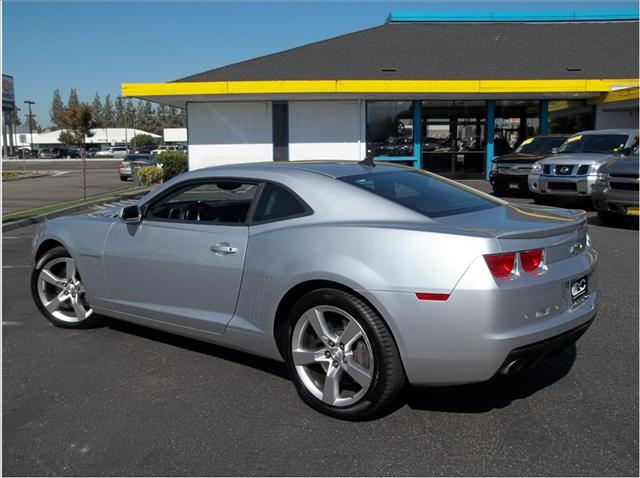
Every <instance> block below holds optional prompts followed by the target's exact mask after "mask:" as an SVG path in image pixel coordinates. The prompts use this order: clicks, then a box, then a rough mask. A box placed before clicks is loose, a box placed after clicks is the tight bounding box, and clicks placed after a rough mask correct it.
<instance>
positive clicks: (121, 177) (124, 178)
mask: <svg viewBox="0 0 640 478" xmlns="http://www.w3.org/2000/svg"><path fill="white" fill-rule="evenodd" d="M127 179H129V178H127V177H126V176H120V181H126V180H127Z"/></svg>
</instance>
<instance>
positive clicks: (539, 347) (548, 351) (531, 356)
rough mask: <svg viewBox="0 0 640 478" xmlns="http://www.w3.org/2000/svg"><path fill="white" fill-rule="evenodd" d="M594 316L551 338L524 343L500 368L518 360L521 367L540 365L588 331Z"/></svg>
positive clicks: (528, 367)
mask: <svg viewBox="0 0 640 478" xmlns="http://www.w3.org/2000/svg"><path fill="white" fill-rule="evenodd" d="M594 318H595V317H594ZM594 318H592V319H591V320H589V322H585V323H584V324H582V325H579V326H578V327H576V328H574V329H571V330H569V331H567V332H564V333H562V334H559V335H556V336H555V337H551V338H549V339H545V340H541V341H540V342H535V343H533V344H529V345H524V346H522V347H518V348H516V349H514V350H512V351H511V352H510V353H509V355H507V358H506V359H505V361H504V362H503V363H502V366H501V367H500V370H502V369H503V368H504V367H507V366H508V365H509V364H510V363H513V362H516V361H517V362H518V364H519V365H518V367H519V369H521V370H522V369H530V368H533V367H535V366H536V365H538V364H539V363H540V362H541V361H542V360H543V359H544V358H545V357H548V356H550V355H553V354H554V353H556V352H558V351H560V350H562V349H563V348H565V347H567V346H568V345H571V344H573V343H575V342H576V341H577V340H578V339H579V338H580V337H582V335H583V334H584V333H585V332H586V331H587V329H588V328H589V327H591V324H592V323H593V321H594Z"/></svg>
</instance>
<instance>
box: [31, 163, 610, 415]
mask: <svg viewBox="0 0 640 478" xmlns="http://www.w3.org/2000/svg"><path fill="white" fill-rule="evenodd" d="M597 258H598V254H597V252H596V251H595V249H594V248H593V246H592V245H591V243H590V241H589V236H588V235H587V223H586V216H585V213H584V212H583V211H575V210H566V209H556V208H550V207H545V206H535V205H515V204H510V203H507V202H504V201H502V200H500V199H496V198H494V197H492V196H489V195H486V194H483V193H481V192H478V191H476V190H474V189H471V188H468V187H466V186H463V185H461V184H459V183H456V182H454V181H451V180H448V179H445V178H442V177H439V176H437V175H434V174H431V173H428V172H425V171H419V170H416V169H412V168H407V167H403V166H395V165H392V164H385V163H377V164H375V165H373V164H372V163H370V162H361V163H358V162H331V161H315V162H295V163H294V162H283V163H256V164H246V165H229V166H220V167H213V168H207V169H199V170H196V171H192V172H189V173H186V174H183V175H181V176H178V177H177V178H174V179H172V180H171V181H169V182H167V183H165V184H163V185H162V186H159V187H157V188H156V189H154V190H153V191H152V192H150V193H149V194H147V195H146V196H145V197H143V198H142V199H141V200H140V201H139V202H138V203H137V204H134V205H130V206H126V207H124V208H123V209H122V210H120V211H119V213H117V212H115V211H112V212H108V211H106V212H102V213H100V214H95V213H94V214H93V215H87V216H70V217H64V218H59V219H55V220H52V221H48V222H45V223H44V224H42V225H41V226H40V227H39V229H38V231H37V233H36V235H35V237H34V240H33V264H34V269H33V274H32V281H31V289H32V293H33V297H34V299H35V302H36V304H37V306H38V308H39V309H40V310H41V311H42V313H43V314H44V315H45V317H46V318H47V319H49V320H50V321H51V322H52V323H53V324H54V325H57V326H60V327H68V328H82V327H89V326H93V325H95V324H96V323H97V322H98V321H99V320H100V316H101V315H103V316H110V317H115V318H118V319H122V320H126V321H131V322H135V323H138V324H143V325H146V326H149V327H155V328H158V329H163V330H165V331H169V332H173V333H176V334H180V335H185V336H189V337H194V338H197V339H201V340H205V341H209V342H212V343H215V344H219V345H223V346H227V347H232V348H235V349H239V350H243V351H246V352H250V353H253V354H257V355H260V356H264V357H268V358H271V359H276V360H284V362H285V363H286V365H287V367H288V370H289V372H290V375H291V378H292V380H293V382H294V384H295V386H296V388H297V390H298V393H299V394H300V396H301V397H302V399H303V400H304V401H305V402H306V403H307V404H309V405H310V406H312V407H314V408H316V409H317V410H320V411H322V412H324V413H326V414H329V415H332V416H335V417H339V418H345V419H363V418H368V417H372V416H375V415H377V414H379V413H380V412H382V410H384V409H385V408H386V407H388V406H389V405H390V404H391V403H392V402H393V401H394V400H395V399H396V398H397V397H398V394H399V393H400V391H401V390H402V388H403V386H404V385H405V383H406V382H407V381H408V382H409V383H411V384H415V385H449V384H462V383H469V382H478V381H484V380H487V379H490V378H491V377H492V376H494V375H495V374H497V373H502V374H507V375H510V374H513V373H517V372H519V371H520V370H523V369H526V368H529V367H532V366H534V365H536V364H537V363H538V362H539V361H540V360H541V359H542V358H543V357H544V356H546V355H548V354H549V353H551V352H554V351H556V350H558V349H560V348H562V347H563V346H566V345H567V344H569V343H572V342H575V341H576V340H577V339H578V337H580V335H582V333H584V331H585V330H586V329H587V328H588V327H589V325H590V324H591V322H592V320H593V318H594V317H595V314H596V308H597V303H598V299H599V297H598V295H599V294H598V291H597V287H596V262H597Z"/></svg>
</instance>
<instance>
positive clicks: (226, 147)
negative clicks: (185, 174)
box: [187, 101, 273, 170]
mask: <svg viewBox="0 0 640 478" xmlns="http://www.w3.org/2000/svg"><path fill="white" fill-rule="evenodd" d="M187 125H188V129H189V132H188V137H189V138H188V139H189V169H190V170H194V169H198V168H203V167H206V166H215V165H217V164H233V163H246V162H255V161H272V160H273V144H272V133H271V103H270V102H264V101H262V102H257V101H255V102H229V103H223V102H219V103H189V104H188V105H187Z"/></svg>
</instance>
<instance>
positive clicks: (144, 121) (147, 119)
mask: <svg viewBox="0 0 640 478" xmlns="http://www.w3.org/2000/svg"><path fill="white" fill-rule="evenodd" d="M136 128H138V129H141V130H143V131H147V132H149V133H155V134H159V133H161V132H162V131H161V129H160V126H159V125H158V123H157V122H156V115H155V111H154V109H153V106H152V105H151V102H149V101H141V102H139V103H138V108H137V110H136Z"/></svg>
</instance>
